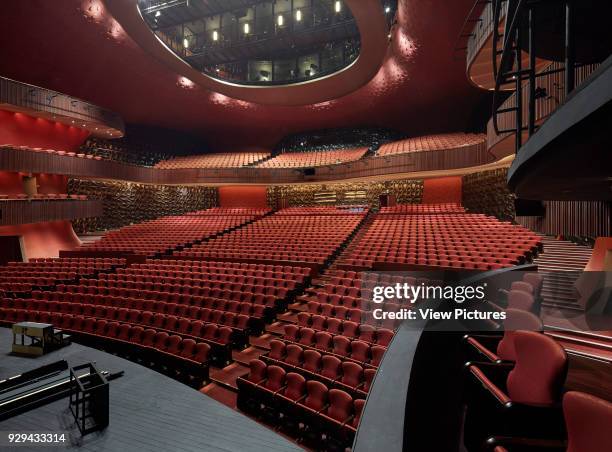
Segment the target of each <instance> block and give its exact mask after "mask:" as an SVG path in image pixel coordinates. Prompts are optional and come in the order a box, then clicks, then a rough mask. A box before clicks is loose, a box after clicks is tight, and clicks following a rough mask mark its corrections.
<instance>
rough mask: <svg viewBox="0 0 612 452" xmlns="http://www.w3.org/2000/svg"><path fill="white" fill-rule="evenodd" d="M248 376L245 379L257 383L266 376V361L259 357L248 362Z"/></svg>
mask: <svg viewBox="0 0 612 452" xmlns="http://www.w3.org/2000/svg"><path fill="white" fill-rule="evenodd" d="M249 369H250V371H249V376H248V377H247V379H248V380H249V381H250V382H251V383H259V382H260V381H261V380H263V379H264V378H266V363H264V362H263V361H262V360H260V359H252V360H251V362H249Z"/></svg>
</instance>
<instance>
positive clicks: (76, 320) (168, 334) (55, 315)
mask: <svg viewBox="0 0 612 452" xmlns="http://www.w3.org/2000/svg"><path fill="white" fill-rule="evenodd" d="M43 293H44V294H48V292H43ZM1 303H2V304H1V305H0V324H5V325H9V326H10V325H11V324H13V323H16V322H24V321H30V322H41V323H50V324H52V325H54V326H55V327H57V328H61V329H62V330H63V331H65V332H69V333H72V334H73V335H74V334H76V335H77V336H78V337H79V338H81V339H82V340H83V341H85V342H87V343H88V344H92V345H94V346H97V347H100V348H102V349H110V350H112V351H113V352H116V353H119V354H122V355H125V356H129V357H131V358H133V359H137V360H138V361H141V362H147V363H148V364H153V365H156V366H162V367H163V368H164V369H166V370H168V371H169V372H170V373H171V374H176V373H177V372H178V373H184V372H187V373H189V375H188V376H189V377H190V378H195V383H194V385H195V386H197V387H200V386H201V384H202V383H204V382H206V381H207V380H208V364H209V360H211V359H212V358H213V357H214V356H215V355H214V350H213V352H211V350H212V347H211V345H213V346H214V345H216V344H221V345H223V344H222V343H220V342H217V341H218V340H219V336H220V335H221V334H222V333H219V336H216V337H215V338H214V339H210V340H209V339H208V337H207V336H204V335H202V337H197V336H195V335H192V334H182V333H181V332H180V331H178V330H177V331H172V330H169V329H164V328H161V327H160V328H158V327H156V326H154V325H152V324H151V325H146V324H144V323H142V324H138V323H135V322H132V321H129V320H124V319H122V318H111V317H104V316H102V315H98V316H96V315H91V314H87V313H78V314H77V313H70V312H59V311H48V310H45V306H44V305H45V304H46V305H47V306H48V305H51V304H53V302H52V301H46V300H37V299H20V298H16V299H7V298H5V299H2V301H1ZM63 304H64V305H71V303H63ZM8 306H13V307H8ZM16 306H20V307H19V308H17V307H16ZM74 306H78V304H76V303H75V304H74ZM73 312H76V310H75V311H73ZM217 357H218V355H217ZM172 376H176V375H172ZM182 376H185V375H182Z"/></svg>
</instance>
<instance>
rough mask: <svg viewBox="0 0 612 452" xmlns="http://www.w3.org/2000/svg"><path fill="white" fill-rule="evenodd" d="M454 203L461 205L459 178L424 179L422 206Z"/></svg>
mask: <svg viewBox="0 0 612 452" xmlns="http://www.w3.org/2000/svg"><path fill="white" fill-rule="evenodd" d="M444 202H454V203H457V204H461V177H460V176H458V177H441V178H436V179H425V181H424V186H423V204H438V203H444Z"/></svg>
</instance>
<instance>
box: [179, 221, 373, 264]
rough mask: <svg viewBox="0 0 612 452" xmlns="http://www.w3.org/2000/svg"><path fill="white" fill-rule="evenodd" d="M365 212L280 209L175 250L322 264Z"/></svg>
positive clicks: (239, 258) (186, 253) (212, 256)
mask: <svg viewBox="0 0 612 452" xmlns="http://www.w3.org/2000/svg"><path fill="white" fill-rule="evenodd" d="M364 217H365V213H364V212H345V214H344V215H335V216H333V217H331V218H330V215H310V214H309V213H296V214H293V215H290V214H283V213H282V211H281V213H277V214H275V215H271V216H267V217H264V218H262V219H260V220H259V221H256V222H254V223H251V224H248V225H246V226H244V227H242V228H240V229H238V230H236V231H232V232H230V233H227V234H224V235H222V236H219V237H216V238H213V239H210V240H208V241H207V242H204V243H201V244H196V245H194V246H192V247H191V248H186V249H184V250H182V251H176V252H175V253H174V255H175V256H177V257H191V258H205V259H211V260H215V259H219V258H222V259H227V260H235V261H243V260H261V261H272V262H274V261H277V262H296V263H297V262H303V263H309V264H318V265H323V264H325V262H326V261H327V260H328V259H329V258H330V257H332V255H334V253H337V252H338V251H339V248H340V245H342V243H343V242H344V241H346V240H347V239H348V238H349V237H350V235H351V234H352V233H353V232H354V231H355V229H356V228H357V226H358V225H359V224H360V223H361V221H362V220H363V219H364Z"/></svg>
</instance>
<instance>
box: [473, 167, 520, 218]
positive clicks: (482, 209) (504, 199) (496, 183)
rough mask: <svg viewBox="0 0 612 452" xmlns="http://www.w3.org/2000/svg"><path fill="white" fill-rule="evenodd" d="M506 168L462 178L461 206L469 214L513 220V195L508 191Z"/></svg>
mask: <svg viewBox="0 0 612 452" xmlns="http://www.w3.org/2000/svg"><path fill="white" fill-rule="evenodd" d="M507 174H508V169H507V168H500V169H495V170H492V171H482V172H479V173H472V174H467V175H465V176H463V184H462V187H463V188H462V192H463V193H462V198H463V205H464V206H465V207H466V208H467V209H469V210H470V212H475V213H484V214H487V215H493V216H495V217H497V218H503V219H510V218H514V195H513V194H512V193H511V192H510V190H508V184H507V183H506V177H507Z"/></svg>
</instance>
